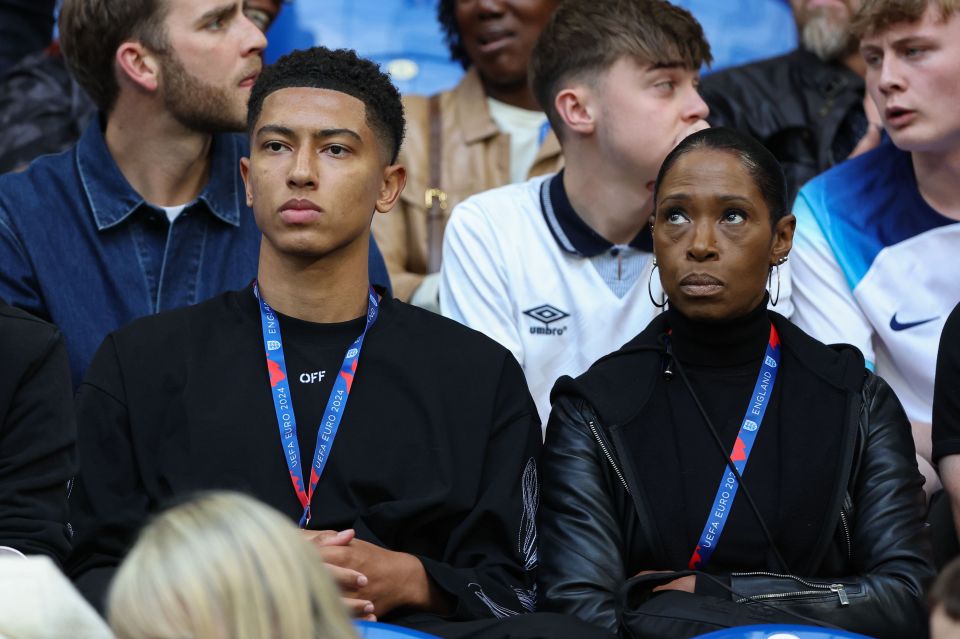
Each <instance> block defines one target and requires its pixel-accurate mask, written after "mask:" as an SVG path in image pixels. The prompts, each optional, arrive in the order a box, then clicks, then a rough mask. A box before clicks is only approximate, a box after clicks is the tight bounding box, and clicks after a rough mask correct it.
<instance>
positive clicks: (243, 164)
mask: <svg viewBox="0 0 960 639" xmlns="http://www.w3.org/2000/svg"><path fill="white" fill-rule="evenodd" d="M240 177H242V178H243V191H244V193H246V196H247V206H249V207H250V208H253V187H252V186H251V185H250V158H240Z"/></svg>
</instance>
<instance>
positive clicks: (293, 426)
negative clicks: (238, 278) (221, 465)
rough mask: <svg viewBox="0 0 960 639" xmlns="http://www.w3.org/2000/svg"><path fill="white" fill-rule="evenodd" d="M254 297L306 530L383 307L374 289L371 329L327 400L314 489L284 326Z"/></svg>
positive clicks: (257, 292) (343, 367) (369, 311)
mask: <svg viewBox="0 0 960 639" xmlns="http://www.w3.org/2000/svg"><path fill="white" fill-rule="evenodd" d="M253 294H254V295H256V296H257V299H258V300H259V301H260V325H261V327H262V328H263V346H264V349H265V350H266V353H267V372H268V373H269V374H270V390H271V391H273V408H274V410H275V411H276V413H277V425H278V426H279V428H280V444H281V445H282V446H283V452H284V458H285V459H286V460H287V468H289V470H290V481H291V482H293V489H294V491H296V493H297V499H299V500H300V504H301V505H302V506H303V516H302V517H301V518H300V527H301V528H305V527H306V526H307V525H308V524H309V523H310V502H311V501H312V500H313V491H314V490H315V489H316V487H317V482H319V481H320V476H321V475H323V469H324V468H326V466H327V460H329V459H330V450H331V449H332V448H333V440H334V439H335V438H336V436H337V430H338V429H339V428H340V420H341V419H342V417H343V412H344V411H345V410H346V408H347V399H349V397H350V388H351V387H352V386H353V378H354V376H355V375H356V374H357V363H358V362H359V361H360V350H361V349H362V348H363V338H364V337H366V336H367V331H369V330H370V327H371V326H373V324H374V322H376V321H377V315H378V314H379V312H380V304H379V302H378V301H377V293H376V291H374V290H373V287H372V286H371V287H370V289H369V292H368V295H367V325H366V326H365V327H364V329H363V332H362V333H360V337H358V338H357V339H356V340H354V342H353V343H352V344H351V345H350V348H348V349H347V354H346V355H345V356H344V358H343V364H341V365H340V374H339V375H337V377H336V379H335V380H334V381H333V390H331V391H330V398H329V399H328V400H327V407H326V409H325V410H324V412H323V420H321V422H320V426H319V427H318V428H317V448H316V451H315V452H314V455H313V466H312V467H311V468H310V486H309V487H308V488H304V485H303V465H302V464H301V462H300V444H299V442H298V441H297V418H296V416H295V415H294V413H293V404H292V401H293V400H292V398H291V396H290V385H289V384H288V383H287V362H286V359H285V358H284V355H283V338H282V337H280V322H278V321H277V316H276V314H275V313H274V312H273V309H272V308H270V306H269V305H268V304H267V303H266V302H265V301H263V298H262V297H260V289H259V286H258V284H254V285H253Z"/></svg>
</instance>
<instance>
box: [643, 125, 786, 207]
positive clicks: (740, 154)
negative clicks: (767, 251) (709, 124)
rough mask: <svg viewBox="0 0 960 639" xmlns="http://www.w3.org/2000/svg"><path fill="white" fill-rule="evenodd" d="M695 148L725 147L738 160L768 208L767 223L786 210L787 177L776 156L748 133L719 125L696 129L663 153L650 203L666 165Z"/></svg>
mask: <svg viewBox="0 0 960 639" xmlns="http://www.w3.org/2000/svg"><path fill="white" fill-rule="evenodd" d="M698 149H716V150H718V151H725V152H727V153H731V154H733V155H735V156H736V157H737V158H738V159H739V160H740V163H741V164H742V165H743V168H745V169H746V170H747V173H749V174H750V177H751V178H753V183H754V184H756V185H757V189H758V190H759V191H760V194H761V195H762V196H763V200H764V202H766V204H767V208H768V209H770V224H776V223H777V222H779V221H780V219H781V218H782V217H783V216H785V215H786V214H787V213H788V210H787V207H788V206H789V202H788V200H787V180H786V177H784V175H783V168H781V166H780V163H779V162H777V158H775V157H774V156H773V153H771V152H770V151H769V150H767V148H766V147H765V146H763V145H762V144H760V143H759V142H757V141H756V140H755V139H753V138H752V137H750V136H749V135H746V134H744V133H740V132H739V131H735V130H733V129H726V128H722V127H720V128H716V129H704V130H702V131H697V132H696V133H694V134H692V135H689V136H687V137H686V138H684V139H683V140H682V141H681V142H680V144H678V145H677V146H676V147H675V148H674V149H673V150H672V151H670V153H669V154H667V157H666V159H665V160H664V161H663V164H661V165H660V172H659V173H658V174H657V181H656V183H655V184H654V187H653V203H654V207H656V203H657V193H658V191H659V190H660V184H662V183H663V178H665V177H666V175H667V173H668V172H669V171H670V168H671V167H672V166H673V165H674V164H675V163H676V161H677V160H679V159H680V158H681V157H683V156H684V155H686V154H687V153H689V152H690V151H696V150H698Z"/></svg>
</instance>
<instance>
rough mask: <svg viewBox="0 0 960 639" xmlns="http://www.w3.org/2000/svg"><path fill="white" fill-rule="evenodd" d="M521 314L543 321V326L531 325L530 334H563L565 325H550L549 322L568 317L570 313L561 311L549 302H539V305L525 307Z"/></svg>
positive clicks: (565, 328)
mask: <svg viewBox="0 0 960 639" xmlns="http://www.w3.org/2000/svg"><path fill="white" fill-rule="evenodd" d="M523 314H524V315H526V316H527V317H532V318H533V319H535V320H537V321H538V322H542V323H543V326H531V327H530V334H531V335H563V333H564V332H565V331H566V330H567V327H566V326H557V327H552V326H550V324H553V323H554V322H559V321H560V320H562V319H566V318H568V317H570V313H567V312H565V311H561V310H560V309H559V308H557V307H556V306H551V305H550V304H541V305H540V306H536V307H534V308H531V309H527V310H525V311H524V312H523Z"/></svg>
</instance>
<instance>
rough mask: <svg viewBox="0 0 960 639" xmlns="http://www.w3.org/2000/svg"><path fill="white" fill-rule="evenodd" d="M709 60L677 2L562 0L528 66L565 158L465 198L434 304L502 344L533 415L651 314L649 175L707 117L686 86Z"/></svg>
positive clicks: (695, 26)
mask: <svg viewBox="0 0 960 639" xmlns="http://www.w3.org/2000/svg"><path fill="white" fill-rule="evenodd" d="M583 25H590V28H589V29H587V28H584V27H583ZM574 51H575V52H576V55H572V54H571V52H574ZM710 60H711V56H710V45H709V44H708V43H707V41H706V39H705V38H704V35H703V31H702V29H701V28H700V24H699V23H697V21H696V20H695V19H694V18H693V16H692V15H690V13H688V12H687V11H686V10H685V9H680V8H678V7H675V6H673V5H671V4H668V3H666V2H662V1H660V0H628V1H620V0H569V1H568V2H565V3H563V4H562V5H561V6H560V8H558V9H557V11H556V12H555V13H554V14H553V17H552V18H551V20H550V21H549V22H548V23H547V26H546V27H545V28H544V31H543V33H542V34H541V36H540V39H539V40H538V41H537V45H536V47H535V48H534V49H533V53H532V56H531V64H530V69H531V76H532V78H531V79H532V84H533V88H534V91H535V92H536V95H537V97H538V99H539V101H540V103H541V104H543V105H544V106H545V108H546V111H547V114H548V116H549V117H550V122H551V125H552V126H553V129H554V130H555V131H556V132H557V135H558V137H559V139H560V144H561V145H562V146H563V152H564V157H565V158H566V168H565V169H564V170H563V171H561V172H560V173H557V174H554V175H551V176H546V177H539V178H534V179H532V180H530V181H528V182H524V183H522V184H514V185H510V186H505V187H501V188H498V189H494V190H492V191H488V192H486V193H481V194H479V195H475V196H473V197H471V198H469V199H468V200H466V201H465V202H463V203H462V204H460V205H459V206H458V207H457V209H456V211H455V212H454V215H453V216H452V218H451V220H450V225H449V227H448V229H447V234H446V238H445V240H444V264H443V271H442V277H441V283H440V301H441V309H442V311H443V313H444V315H446V316H447V317H451V318H453V319H456V320H458V321H460V322H463V323H464V324H466V325H467V326H469V327H471V328H474V329H476V330H478V331H481V332H483V333H485V334H487V335H489V336H490V337H492V338H493V339H495V340H497V341H498V342H500V343H501V344H503V345H504V346H506V347H507V348H508V349H510V351H511V352H512V353H513V354H514V356H515V357H516V358H517V360H518V361H519V362H520V364H521V365H522V366H523V369H524V372H525V374H526V377H527V383H528V384H529V385H530V391H531V393H532V394H533V398H534V400H535V401H536V402H537V407H538V409H539V413H540V420H541V423H543V424H545V423H546V421H547V415H548V414H549V410H550V400H549V393H550V389H551V387H552V386H553V383H554V381H556V379H557V378H558V377H560V376H561V375H579V374H580V373H582V372H583V371H585V370H586V369H587V367H588V366H590V364H592V363H593V362H594V361H595V360H596V359H597V358H598V357H600V356H602V355H605V354H606V353H609V352H610V351H613V350H615V349H616V348H618V347H619V346H621V345H622V344H623V343H624V342H626V341H627V340H628V339H630V338H631V337H633V336H634V335H636V334H637V333H638V332H640V330H642V329H643V327H644V326H646V325H647V323H648V322H649V321H650V320H651V319H652V318H653V317H654V315H656V314H657V312H658V309H657V308H656V307H655V306H654V303H653V302H652V299H653V296H654V293H652V292H649V287H648V280H649V279H650V276H651V273H652V271H651V268H652V267H651V260H650V257H651V248H652V247H651V243H650V231H649V228H647V224H648V220H649V217H650V213H651V211H652V187H653V182H654V179H655V178H656V176H657V170H658V169H659V167H660V163H661V162H662V161H663V159H664V157H666V155H667V153H668V152H669V151H670V149H672V148H673V147H674V146H675V145H676V144H677V143H678V142H679V141H680V140H682V139H683V138H684V137H686V136H687V135H689V134H690V133H692V132H694V131H697V130H699V129H703V128H706V126H707V123H706V122H705V121H704V118H705V117H706V116H707V106H706V104H704V102H703V100H702V99H700V95H699V94H698V93H697V83H698V82H699V69H700V66H701V65H702V64H704V63H709V62H710ZM656 294H657V295H659V289H657V292H656ZM786 297H789V296H785V298H786Z"/></svg>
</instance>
